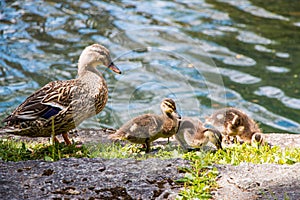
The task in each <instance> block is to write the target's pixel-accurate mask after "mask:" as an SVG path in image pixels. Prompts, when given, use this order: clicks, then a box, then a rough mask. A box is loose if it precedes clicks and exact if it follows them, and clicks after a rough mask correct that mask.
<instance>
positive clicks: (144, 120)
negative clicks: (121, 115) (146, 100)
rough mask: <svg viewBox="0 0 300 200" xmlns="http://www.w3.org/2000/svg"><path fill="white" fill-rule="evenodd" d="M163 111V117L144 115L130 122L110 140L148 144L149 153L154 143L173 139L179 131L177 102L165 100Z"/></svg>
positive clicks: (162, 105)
mask: <svg viewBox="0 0 300 200" xmlns="http://www.w3.org/2000/svg"><path fill="white" fill-rule="evenodd" d="M161 111H162V113H163V114H162V115H156V114H144V115H140V116H138V117H136V118H134V119H132V120H130V121H128V122H127V123H125V124H124V125H123V126H121V127H120V129H119V130H117V132H116V133H115V134H112V135H110V137H109V138H110V139H112V140H128V141H130V142H132V143H137V144H146V148H147V149H146V152H149V151H150V143H151V142H152V141H154V140H156V139H158V138H168V137H171V136H172V135H174V134H175V133H176V132H177V129H178V119H180V115H179V114H178V113H177V111H176V106H175V102H174V101H173V100H172V99H164V100H163V101H162V103H161Z"/></svg>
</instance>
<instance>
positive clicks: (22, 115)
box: [3, 80, 77, 124]
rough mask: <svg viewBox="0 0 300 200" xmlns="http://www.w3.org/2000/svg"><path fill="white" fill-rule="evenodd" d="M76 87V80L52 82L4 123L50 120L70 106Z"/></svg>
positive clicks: (32, 96) (37, 92) (19, 107)
mask: <svg viewBox="0 0 300 200" xmlns="http://www.w3.org/2000/svg"><path fill="white" fill-rule="evenodd" d="M76 87H77V86H76V81H75V80H70V81H54V82H50V83H48V84H47V85H45V86H44V87H42V88H41V89H39V90H38V91H36V92H35V93H33V94H32V95H30V96H29V97H28V98H27V99H26V100H25V101H24V102H23V103H22V104H21V105H20V106H18V107H17V108H16V109H15V110H14V111H13V112H12V114H10V115H9V116H8V117H6V118H5V119H4V120H3V122H7V123H8V124H15V123H18V122H22V121H32V120H36V119H41V118H42V119H49V118H50V117H52V116H54V115H56V114H58V113H59V112H60V111H61V110H64V109H66V108H67V107H68V106H69V105H70V103H71V102H72V98H73V97H74V90H75V89H76Z"/></svg>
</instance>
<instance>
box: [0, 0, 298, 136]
mask: <svg viewBox="0 0 300 200" xmlns="http://www.w3.org/2000/svg"><path fill="white" fill-rule="evenodd" d="M0 5H1V7H0V32H1V36H0V43H1V45H0V113H1V114H0V119H3V118H4V117H5V116H6V115H7V114H9V113H10V112H11V111H12V110H13V109H14V108H15V107H16V106H17V105H19V104H20V103H21V102H22V101H23V100H24V99H25V98H26V97H27V96H28V95H30V94H31V93H32V92H34V91H35V90H37V89H38V88H40V87H42V86H43V85H45V84H46V83H48V82H49V81H54V80H67V79H71V78H75V77H76V73H77V65H76V63H77V60H78V57H79V55H80V53H81V51H82V50H83V49H84V47H85V46H87V45H90V44H92V43H101V44H104V45H105V46H107V47H108V48H109V49H110V51H111V53H112V56H113V58H114V59H115V61H114V62H115V64H116V65H117V66H118V67H119V68H120V69H121V70H122V72H123V74H122V75H116V74H113V73H112V72H110V71H109V70H106V71H105V72H104V76H105V78H106V80H107V83H108V85H109V91H110V98H109V102H108V104H107V106H106V108H105V110H104V111H103V112H101V113H100V114H99V115H97V116H96V117H94V118H92V119H90V120H87V121H85V122H84V123H83V124H82V125H81V127H94V128H98V127H101V126H102V127H114V128H117V127H119V126H120V125H121V124H122V123H123V122H125V121H127V120H128V119H130V118H132V117H134V116H136V115H138V114H141V113H145V112H152V113H160V110H159V104H160V102H161V100H162V99H163V98H164V97H171V98H174V100H175V101H176V103H177V106H178V110H179V112H180V113H181V114H182V115H183V116H198V117H200V118H201V119H204V118H205V116H207V115H209V114H210V113H211V112H213V111H214V110H215V109H217V108H221V107H224V106H235V107H238V108H240V109H242V110H244V111H245V112H247V113H248V114H249V115H251V116H252V117H253V118H254V119H255V120H257V121H258V122H259V123H260V124H261V126H262V128H263V130H264V132H289V133H300V117H299V116H300V94H299V93H300V84H299V76H300V67H299V64H300V12H299V10H300V4H299V3H297V1H295V2H288V3H287V2H286V1H283V0H281V1H276V2H275V1H274V2H273V3H272V2H270V1H268V2H265V3H264V2H262V1H258V0H253V1H246V0H242V1H231V0H207V1H204V0H203V1H197V2H193V3H191V1H185V0H178V1H121V2H119V1H116V2H110V1H92V0H90V1H84V2H83V1H73V0H69V1H41V0H40V1H38V0H37V1H22V2H19V1H17V2H7V1H3V0H2V1H0Z"/></svg>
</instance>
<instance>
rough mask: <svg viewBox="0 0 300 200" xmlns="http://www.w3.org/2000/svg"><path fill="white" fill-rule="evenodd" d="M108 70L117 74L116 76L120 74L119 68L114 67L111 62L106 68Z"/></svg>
mask: <svg viewBox="0 0 300 200" xmlns="http://www.w3.org/2000/svg"><path fill="white" fill-rule="evenodd" d="M108 68H109V69H111V70H112V71H113V72H115V73H117V74H121V73H122V72H121V70H120V69H119V68H117V67H116V65H115V64H114V63H113V62H112V63H110V65H109V66H108Z"/></svg>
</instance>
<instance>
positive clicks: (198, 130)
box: [175, 117, 222, 150]
mask: <svg viewBox="0 0 300 200" xmlns="http://www.w3.org/2000/svg"><path fill="white" fill-rule="evenodd" d="M175 137H176V140H177V141H178V142H179V143H180V145H181V146H182V147H183V148H184V149H186V150H189V149H192V148H199V147H203V146H205V145H206V144H207V143H208V142H211V143H212V144H214V145H215V146H216V148H217V149H222V134H221V133H220V132H219V131H218V130H216V129H208V128H205V127H204V126H203V123H202V122H201V121H200V120H199V119H197V118H189V117H185V118H183V119H181V120H180V126H179V129H178V132H177V133H176V135H175Z"/></svg>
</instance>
